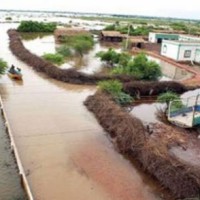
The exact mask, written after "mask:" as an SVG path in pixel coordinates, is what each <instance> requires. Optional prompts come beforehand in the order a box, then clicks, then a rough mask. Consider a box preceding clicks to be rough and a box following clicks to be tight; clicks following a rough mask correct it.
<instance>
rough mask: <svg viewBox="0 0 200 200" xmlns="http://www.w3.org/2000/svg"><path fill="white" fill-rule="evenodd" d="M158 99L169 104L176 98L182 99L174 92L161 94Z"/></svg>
mask: <svg viewBox="0 0 200 200" xmlns="http://www.w3.org/2000/svg"><path fill="white" fill-rule="evenodd" d="M157 100H158V101H159V102H161V103H166V104H169V103H170V101H174V100H180V97H179V95H177V94H176V93H174V92H170V91H169V92H165V93H163V94H160V95H159V96H158V98H157Z"/></svg>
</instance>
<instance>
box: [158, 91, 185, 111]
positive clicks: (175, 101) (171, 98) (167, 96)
mask: <svg viewBox="0 0 200 200" xmlns="http://www.w3.org/2000/svg"><path fill="white" fill-rule="evenodd" d="M157 101H159V102H161V103H166V104H167V108H166V110H168V109H169V104H170V102H172V103H171V106H170V112H174V111H177V110H180V109H181V108H185V107H186V106H185V105H184V104H183V103H182V101H181V99H180V97H179V95H177V94H176V93H174V92H170V91H169V92H166V93H163V94H160V95H159V96H158V98H157Z"/></svg>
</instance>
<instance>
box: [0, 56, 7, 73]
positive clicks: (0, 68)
mask: <svg viewBox="0 0 200 200" xmlns="http://www.w3.org/2000/svg"><path fill="white" fill-rule="evenodd" d="M7 67H8V64H7V62H5V61H4V60H2V59H1V58H0V75H2V74H5V72H6V69H7Z"/></svg>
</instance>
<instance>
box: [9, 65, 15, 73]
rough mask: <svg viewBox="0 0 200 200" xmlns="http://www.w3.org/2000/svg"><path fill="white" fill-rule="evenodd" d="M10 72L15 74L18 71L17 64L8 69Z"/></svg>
mask: <svg viewBox="0 0 200 200" xmlns="http://www.w3.org/2000/svg"><path fill="white" fill-rule="evenodd" d="M8 72H9V73H11V74H15V73H16V70H15V66H14V65H11V68H10V69H9V70H8Z"/></svg>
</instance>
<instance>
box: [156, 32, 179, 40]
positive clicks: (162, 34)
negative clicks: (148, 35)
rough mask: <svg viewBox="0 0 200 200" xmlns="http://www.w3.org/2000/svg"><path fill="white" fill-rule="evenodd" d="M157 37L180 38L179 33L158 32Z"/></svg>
mask: <svg viewBox="0 0 200 200" xmlns="http://www.w3.org/2000/svg"><path fill="white" fill-rule="evenodd" d="M156 39H163V40H164V39H168V40H178V39H179V35H177V34H164V33H158V34H156Z"/></svg>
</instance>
